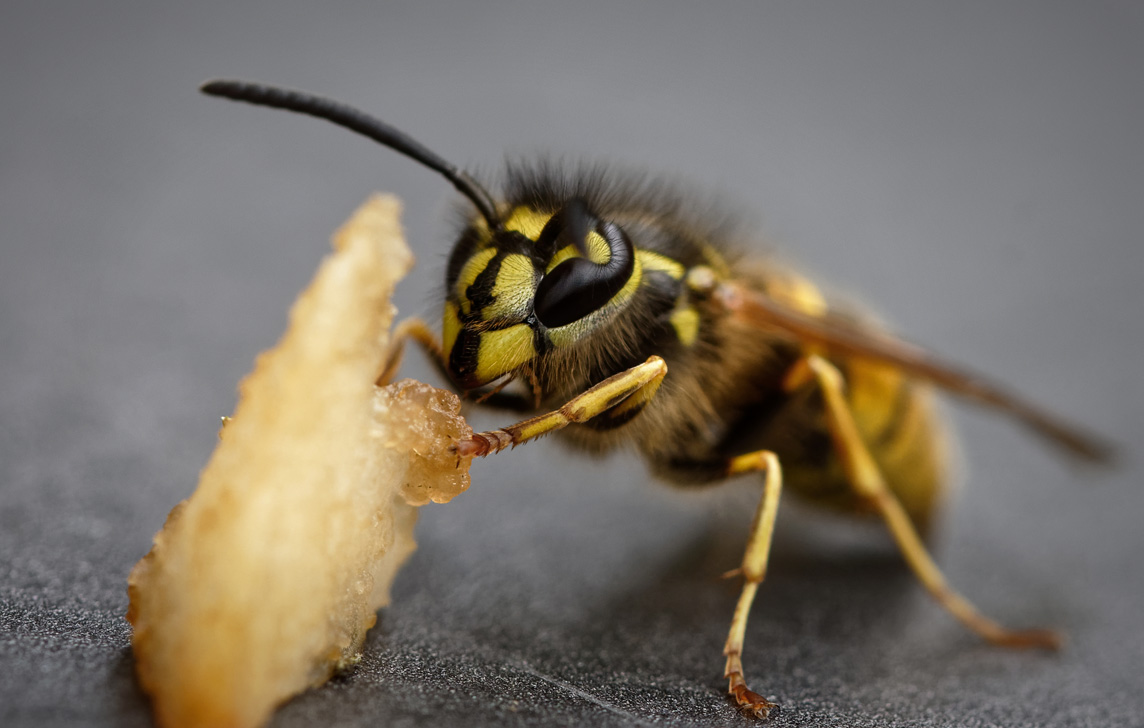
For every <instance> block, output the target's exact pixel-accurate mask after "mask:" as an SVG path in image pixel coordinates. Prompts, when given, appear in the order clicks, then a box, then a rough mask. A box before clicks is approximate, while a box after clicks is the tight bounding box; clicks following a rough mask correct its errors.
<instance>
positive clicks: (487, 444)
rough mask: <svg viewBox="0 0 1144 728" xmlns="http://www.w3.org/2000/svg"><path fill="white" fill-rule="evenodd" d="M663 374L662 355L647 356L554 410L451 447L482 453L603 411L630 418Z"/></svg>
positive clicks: (461, 451) (460, 452)
mask: <svg viewBox="0 0 1144 728" xmlns="http://www.w3.org/2000/svg"><path fill="white" fill-rule="evenodd" d="M666 374H667V364H666V363H665V362H664V361H663V359H661V358H660V357H658V356H653V357H650V358H649V359H648V360H647V361H645V362H644V363H643V364H637V365H636V366H634V367H632V368H631V369H628V370H627V371H624V372H620V373H619V374H616V375H615V376H612V377H608V378H607V379H605V380H604V381H602V382H600V383H599V384H597V385H596V386H594V387H592V388H591V389H588V390H587V391H585V392H583V393H581V394H578V395H576V396H575V397H573V398H572V399H570V400H568V402H567V403H565V405H564V406H563V407H561V408H560V409H558V410H554V411H552V412H548V413H546V414H542V415H537V416H536V417H530V418H529V419H527V420H522V421H521V422H518V423H516V424H515V425H510V426H508V427H506V428H504V429H503V430H490V431H488V432H479V433H474V434H473V435H472V436H471V437H469V438H466V439H464V440H461V441H459V442H458V443H457V444H456V445H455V446H454V447H455V448H456V451H457V454H458V455H460V456H461V457H484V456H485V455H489V454H491V453H494V452H500V451H501V450H504V449H505V448H506V447H509V446H510V445H511V446H513V447H515V446H517V445H519V444H521V443H523V442H527V441H529V440H532V439H534V438H537V437H540V436H542V435H547V434H548V433H550V432H555V431H556V430H559V429H561V428H563V427H567V426H568V425H571V424H573V423H583V422H587V421H588V420H590V419H592V418H593V417H598V416H599V415H601V414H604V413H608V416H610V417H626V418H627V419H630V418H631V417H634V416H635V415H636V414H638V413H639V411H640V410H642V409H643V407H644V405H646V404H647V403H648V402H649V401H651V398H652V397H653V396H655V392H656V390H658V389H659V383H660V382H662V381H663V377H664V375H666Z"/></svg>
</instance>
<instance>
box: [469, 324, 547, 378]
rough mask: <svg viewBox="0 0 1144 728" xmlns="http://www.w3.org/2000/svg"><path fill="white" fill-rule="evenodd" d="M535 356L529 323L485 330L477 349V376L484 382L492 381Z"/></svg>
mask: <svg viewBox="0 0 1144 728" xmlns="http://www.w3.org/2000/svg"><path fill="white" fill-rule="evenodd" d="M535 356H536V349H535V348H534V347H533V345H532V329H531V328H529V326H528V324H517V325H516V326H510V327H508V328H507V329H496V330H493V331H484V332H482V333H481V343H480V347H479V348H478V349H477V370H476V375H477V378H478V379H480V380H481V381H482V382H491V381H492V380H494V379H496V378H497V377H499V376H501V375H502V374H504V373H506V372H510V371H512V370H513V369H516V368H517V367H518V366H520V365H521V364H524V363H526V362H527V361H528V360H530V359H532V358H533V357H535Z"/></svg>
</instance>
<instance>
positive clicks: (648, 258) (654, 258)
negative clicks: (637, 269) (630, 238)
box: [636, 250, 684, 281]
mask: <svg viewBox="0 0 1144 728" xmlns="http://www.w3.org/2000/svg"><path fill="white" fill-rule="evenodd" d="M636 260H638V261H639V262H640V263H642V264H643V267H644V268H646V269H647V270H655V271H659V272H661V273H666V274H668V275H669V276H671V277H672V278H674V279H675V280H677V281H678V280H682V279H683V272H684V269H683V264H682V263H680V262H679V261H676V260H672V259H671V258H668V257H667V256H666V255H660V254H659V253H655V252H652V251H650V250H637V251H636Z"/></svg>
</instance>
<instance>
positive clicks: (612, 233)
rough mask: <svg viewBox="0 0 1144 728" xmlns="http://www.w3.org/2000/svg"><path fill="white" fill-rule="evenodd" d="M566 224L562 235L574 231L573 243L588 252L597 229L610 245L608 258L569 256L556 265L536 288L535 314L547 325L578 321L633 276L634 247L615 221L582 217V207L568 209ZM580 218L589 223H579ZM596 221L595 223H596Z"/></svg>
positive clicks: (595, 309)
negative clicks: (595, 260)
mask: <svg viewBox="0 0 1144 728" xmlns="http://www.w3.org/2000/svg"><path fill="white" fill-rule="evenodd" d="M565 212H572V213H574V214H571V215H565V219H564V227H563V230H562V231H561V234H560V235H559V237H560V238H566V237H567V234H568V233H570V232H573V233H574V234H575V238H574V241H571V242H573V244H575V245H576V247H577V249H578V250H580V252H581V254H582V255H584V256H586V254H587V250H588V241H587V238H588V232H589V231H594V232H595V233H596V234H598V235H599V236H600V237H601V238H603V239H604V242H605V243H607V245H608V251H609V256H608V261H607V262H606V263H595V262H593V261H591V260H590V259H588V258H587V257H580V258H569V259H568V260H566V261H564V262H563V263H561V264H560V265H558V266H556V267H555V268H553V269H552V270H551V271H550V272H549V273H548V274H547V275H546V276H544V278H543V279H542V280H541V281H540V285H539V286H538V287H537V289H536V298H535V304H534V305H535V311H536V318H537V319H538V320H539V321H540V323H542V324H543V325H544V326H546V327H547V328H556V327H558V326H565V325H567V324H570V323H572V322H573V321H578V320H580V319H582V318H584V317H585V316H587V315H588V314H590V313H592V312H593V311H597V310H599V309H600V308H602V307H603V306H604V305H605V304H606V303H607V302H608V301H610V300H612V297H613V296H615V295H616V294H617V293H619V292H620V290H621V289H622V288H623V287H624V285H625V284H626V283H627V282H628V280H629V279H630V278H631V276H632V271H633V270H634V268H635V249H634V248H633V246H632V242H631V240H629V239H628V236H627V234H626V233H624V231H623V230H622V229H621V228H620V227H619V226H618V225H616V224H615V223H611V222H607V221H603V220H594V219H587V220H584V219H583V218H580V220H577V219H576V218H578V217H579V215H578V214H576V213H579V212H580V210H578V209H577V210H567V209H566V210H565ZM569 218H571V219H569ZM581 221H583V222H586V223H588V224H578V223H581ZM593 223H594V224H593Z"/></svg>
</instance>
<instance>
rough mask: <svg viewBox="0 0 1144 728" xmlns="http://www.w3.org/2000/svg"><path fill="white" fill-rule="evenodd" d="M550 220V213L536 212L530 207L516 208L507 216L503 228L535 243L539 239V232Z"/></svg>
mask: <svg viewBox="0 0 1144 728" xmlns="http://www.w3.org/2000/svg"><path fill="white" fill-rule="evenodd" d="M551 219H552V213H548V212H538V211H536V210H533V209H532V208H530V207H523V206H521V207H517V208H515V209H514V210H513V211H512V214H511V215H509V216H508V220H506V221H505V224H504V227H505V229H506V230H512V231H514V232H518V233H520V234H521V235H523V236H524V237H526V238H528V239H529V240H533V241H535V240H536V239H537V238H539V237H540V231H541V230H543V229H544V226H545V225H547V224H548V221H549V220H551Z"/></svg>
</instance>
